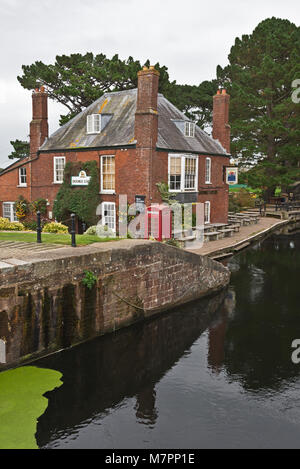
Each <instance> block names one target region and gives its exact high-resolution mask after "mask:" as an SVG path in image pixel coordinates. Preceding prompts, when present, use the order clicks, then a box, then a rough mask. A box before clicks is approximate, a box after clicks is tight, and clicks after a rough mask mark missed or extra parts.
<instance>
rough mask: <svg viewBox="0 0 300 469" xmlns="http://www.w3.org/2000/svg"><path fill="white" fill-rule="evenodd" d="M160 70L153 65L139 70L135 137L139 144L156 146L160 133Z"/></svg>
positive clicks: (140, 145) (141, 145)
mask: <svg viewBox="0 0 300 469" xmlns="http://www.w3.org/2000/svg"><path fill="white" fill-rule="evenodd" d="M158 82H159V72H158V71H157V70H155V68H154V67H153V66H150V67H149V68H148V67H143V70H140V71H139V72H138V95H137V105H136V114H135V138H136V140H137V146H138V147H143V148H155V147H156V142H157V135H158V113H157V95H158Z"/></svg>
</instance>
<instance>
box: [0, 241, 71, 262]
mask: <svg viewBox="0 0 300 469" xmlns="http://www.w3.org/2000/svg"><path fill="white" fill-rule="evenodd" d="M65 247H66V246H62V245H60V244H44V243H42V244H38V243H23V242H17V241H0V259H1V260H4V259H10V258H14V259H16V258H23V256H24V255H27V256H28V255H29V256H30V255H33V254H36V253H40V252H47V251H53V250H54V249H61V248H65Z"/></svg>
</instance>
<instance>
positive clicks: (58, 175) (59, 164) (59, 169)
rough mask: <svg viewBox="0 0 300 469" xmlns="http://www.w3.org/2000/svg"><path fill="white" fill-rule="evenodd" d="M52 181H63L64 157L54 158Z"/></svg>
mask: <svg viewBox="0 0 300 469" xmlns="http://www.w3.org/2000/svg"><path fill="white" fill-rule="evenodd" d="M54 169H55V171H54V178H55V181H54V182H63V180H64V169H65V158H64V157H61V158H55V159H54Z"/></svg>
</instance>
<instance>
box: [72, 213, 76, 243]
mask: <svg viewBox="0 0 300 469" xmlns="http://www.w3.org/2000/svg"><path fill="white" fill-rule="evenodd" d="M71 219H72V228H71V236H72V248H76V229H75V213H72V215H71Z"/></svg>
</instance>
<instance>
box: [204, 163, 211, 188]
mask: <svg viewBox="0 0 300 469" xmlns="http://www.w3.org/2000/svg"><path fill="white" fill-rule="evenodd" d="M205 184H211V158H206V160H205Z"/></svg>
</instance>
